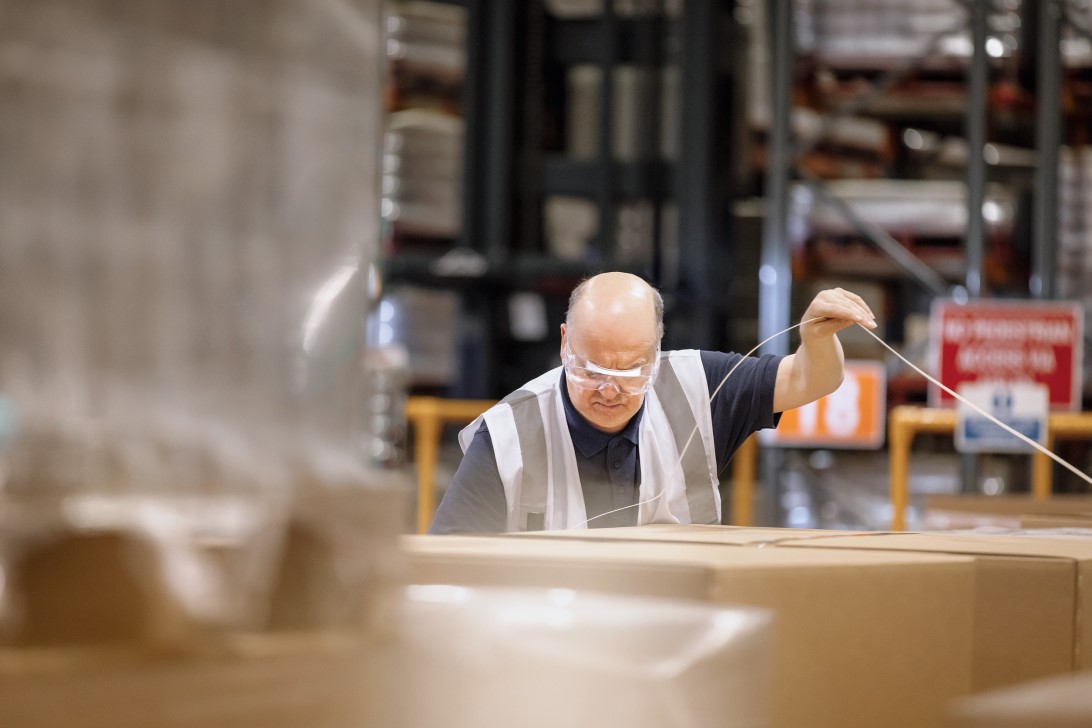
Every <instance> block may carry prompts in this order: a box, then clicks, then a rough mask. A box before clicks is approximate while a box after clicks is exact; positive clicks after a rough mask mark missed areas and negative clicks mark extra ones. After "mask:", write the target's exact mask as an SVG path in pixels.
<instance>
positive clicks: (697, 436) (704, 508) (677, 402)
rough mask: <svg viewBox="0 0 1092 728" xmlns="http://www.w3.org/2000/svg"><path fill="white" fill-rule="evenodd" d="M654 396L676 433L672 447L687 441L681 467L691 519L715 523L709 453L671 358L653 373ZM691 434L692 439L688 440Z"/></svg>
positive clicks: (672, 432)
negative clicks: (657, 398) (657, 372)
mask: <svg viewBox="0 0 1092 728" xmlns="http://www.w3.org/2000/svg"><path fill="white" fill-rule="evenodd" d="M655 387H656V396H657V397H659V399H660V406H661V407H663V410H664V415H665V416H666V417H667V421H668V423H669V424H670V425H671V434H672V435H674V436H675V449H676V450H677V451H678V452H683V447H686V441H687V440H690V446H689V447H687V449H686V452H683V457H682V469H683V477H684V479H685V481H686V501H687V503H688V504H689V505H690V519H691V521H692V522H693V523H718V522H719V518H718V516H717V504H716V501H715V500H714V495H713V487H714V486H713V485H712V483H713V481H715V480H716V478H715V477H714V475H713V474H712V473H711V472H709V454H708V452H707V451H706V449H705V440H704V439H703V438H702V436H701V432H700V431H698V432H695V428H697V424H698V421H697V419H696V418H695V416H694V411H693V410H692V409H691V408H690V402H689V401H688V400H687V399H686V393H685V392H684V391H683V386H682V383H681V382H680V381H679V377H678V375H677V374H676V373H675V369H674V366H673V365H672V362H671V358H670V357H664V358H663V359H662V360H661V363H660V373H659V374H658V375H657V376H656V384H655ZM691 433H693V435H694V436H693V439H691V437H690V436H691Z"/></svg>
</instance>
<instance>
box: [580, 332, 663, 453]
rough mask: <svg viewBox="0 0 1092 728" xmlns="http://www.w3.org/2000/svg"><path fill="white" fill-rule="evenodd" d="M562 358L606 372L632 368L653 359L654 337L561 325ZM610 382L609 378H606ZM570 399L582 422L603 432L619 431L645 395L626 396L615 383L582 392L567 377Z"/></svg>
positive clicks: (582, 390)
mask: <svg viewBox="0 0 1092 728" xmlns="http://www.w3.org/2000/svg"><path fill="white" fill-rule="evenodd" d="M561 351H562V357H564V356H565V355H566V354H567V353H571V354H573V355H574V356H575V357H576V359H577V360H579V361H581V362H590V363H592V364H595V365H598V366H599V367H604V368H607V369H622V370H625V369H635V368H638V367H644V366H647V365H651V364H653V363H654V362H655V360H656V351H657V346H656V341H655V338H654V337H649V336H643V337H634V336H633V335H632V334H630V333H628V332H623V331H613V332H602V333H601V334H600V335H596V334H595V332H594V331H591V332H582V331H580V330H577V329H576V327H573V330H566V327H565V325H564V324H562V325H561ZM608 381H609V379H608ZM566 387H567V389H568V392H569V399H571V400H572V403H573V406H574V407H576V411H577V412H579V413H580V414H581V415H582V416H583V417H584V419H586V420H587V421H588V422H590V423H591V424H592V426H593V427H595V428H596V429H598V430H601V431H603V432H610V433H615V432H621V431H622V430H623V429H625V427H626V424H628V423H629V421H630V419H632V417H633V415H635V414H637V410H639V409H640V408H641V404H642V403H643V402H644V401H645V395H644V394H626V393H624V392H622V391H621V389H619V388H618V386H617V385H616V384H614V383H610V384H607V385H606V386H604V387H603V388H601V389H585V388H582V387H579V386H577V385H576V384H574V383H573V382H572V381H571V378H569V377H566Z"/></svg>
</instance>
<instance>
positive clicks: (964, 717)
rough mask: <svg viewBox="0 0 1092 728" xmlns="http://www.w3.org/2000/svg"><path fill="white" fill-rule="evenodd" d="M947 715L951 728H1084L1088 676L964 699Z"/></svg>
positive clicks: (1090, 685)
mask: <svg viewBox="0 0 1092 728" xmlns="http://www.w3.org/2000/svg"><path fill="white" fill-rule="evenodd" d="M951 714H952V718H951V722H950V723H949V725H950V726H951V728H1088V726H1092V672H1085V673H1081V674H1079V675H1066V676H1064V677H1056V678H1052V679H1050V680H1040V681H1037V682H1033V683H1029V684H1026V685H1019V686H1016V687H1013V688H1009V689H1007V690H1000V691H997V692H994V693H988V694H986V695H978V696H975V697H973V698H966V699H964V700H961V701H959V702H957V703H956V704H955V705H954V706H953V708H952V712H951Z"/></svg>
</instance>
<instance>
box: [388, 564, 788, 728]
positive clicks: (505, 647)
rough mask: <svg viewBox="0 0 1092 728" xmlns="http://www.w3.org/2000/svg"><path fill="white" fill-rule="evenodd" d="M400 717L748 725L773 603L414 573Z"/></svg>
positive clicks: (528, 726) (638, 727)
mask: <svg viewBox="0 0 1092 728" xmlns="http://www.w3.org/2000/svg"><path fill="white" fill-rule="evenodd" d="M400 617H401V619H400V622H401V623H402V626H403V629H402V630H401V632H400V635H401V640H402V647H401V650H402V657H403V659H404V660H405V662H404V665H405V672H404V677H405V681H406V682H405V684H404V685H403V686H401V697H402V698H403V700H401V701H400V702H399V705H398V709H397V710H396V713H397V715H399V716H400V722H399V723H398V724H399V725H404V726H406V728H411V727H412V728H555V727H556V726H570V727H571V728H601V727H602V726H604V725H620V726H628V727H630V728H663V726H687V727H688V728H714V726H715V727H716V728H759V727H760V726H766V725H768V724H769V723H768V721H769V685H770V664H769V663H770V658H771V656H772V651H773V650H772V647H773V645H772V636H773V633H772V630H771V628H770V621H771V618H770V614H769V613H768V612H766V611H764V610H758V609H741V608H726V607H721V606H716V605H709V604H699V603H695V602H689V601H679V600H665V599H648V598H643V597H633V596H630V597H622V596H614V595H603V594H593V593H582V592H576V591H572V590H568V589H495V588H475V589H469V588H466V587H457V586H445V585H432V586H411V587H409V588H408V589H407V596H406V599H405V600H404V601H403V603H402V608H401V610H400Z"/></svg>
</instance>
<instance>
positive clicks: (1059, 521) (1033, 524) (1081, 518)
mask: <svg viewBox="0 0 1092 728" xmlns="http://www.w3.org/2000/svg"><path fill="white" fill-rule="evenodd" d="M1020 528H1024V529H1042V528H1065V529H1082V528H1083V529H1092V508H1090V509H1089V511H1088V512H1087V513H1067V514H1056V513H1043V514H1036V515H1024V516H1020ZM1073 535H1088V536H1092V530H1089V531H1088V533H1087V534H1079V533H1074V534H1073Z"/></svg>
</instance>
